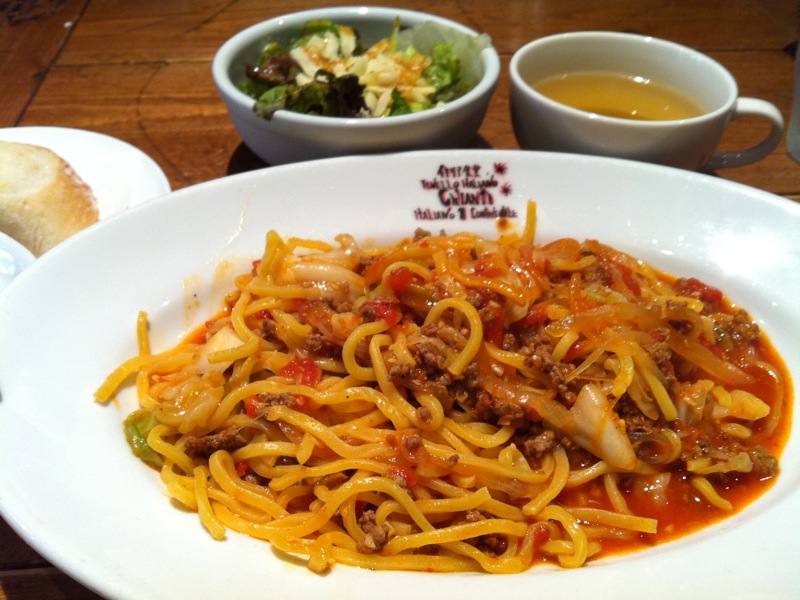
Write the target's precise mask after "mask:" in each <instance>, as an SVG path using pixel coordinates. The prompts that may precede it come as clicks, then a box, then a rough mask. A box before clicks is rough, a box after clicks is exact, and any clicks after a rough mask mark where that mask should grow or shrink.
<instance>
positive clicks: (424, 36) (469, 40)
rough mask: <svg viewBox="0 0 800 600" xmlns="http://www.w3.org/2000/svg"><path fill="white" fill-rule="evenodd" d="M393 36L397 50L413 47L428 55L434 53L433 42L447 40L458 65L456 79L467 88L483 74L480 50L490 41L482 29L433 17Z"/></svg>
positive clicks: (445, 42)
mask: <svg viewBox="0 0 800 600" xmlns="http://www.w3.org/2000/svg"><path fill="white" fill-rule="evenodd" d="M397 37H398V39H397V48H398V50H400V51H405V50H406V49H407V48H409V47H413V48H414V49H416V50H417V52H420V53H421V54H424V55H425V56H431V57H432V56H433V54H434V50H433V48H434V45H436V44H437V43H438V44H444V45H447V44H449V45H450V49H451V50H452V54H453V56H454V57H455V58H456V59H457V61H458V63H459V65H460V70H461V73H460V75H459V79H460V81H461V83H462V85H465V86H466V88H467V89H472V88H473V87H475V86H476V85H477V84H478V82H479V81H480V80H481V78H482V77H483V61H482V60H481V52H483V51H484V50H485V49H486V48H488V47H489V46H490V45H491V43H492V40H491V38H490V37H489V36H488V35H487V34H485V33H482V34H480V35H471V34H468V33H464V32H462V31H459V30H457V29H453V28H452V27H447V26H445V25H440V24H439V23H435V22H433V21H423V22H422V23H419V24H417V25H415V26H414V27H411V28H410V29H404V30H403V31H401V32H400V33H399V34H398V36H397Z"/></svg>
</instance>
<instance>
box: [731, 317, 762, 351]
mask: <svg viewBox="0 0 800 600" xmlns="http://www.w3.org/2000/svg"><path fill="white" fill-rule="evenodd" d="M728 333H729V334H730V336H731V338H732V339H733V341H734V343H741V342H755V341H757V340H758V338H759V337H761V330H760V329H759V327H758V325H757V324H756V323H754V322H753V320H752V319H751V318H750V315H749V314H747V312H745V311H743V310H739V311H737V312H736V314H734V315H733V317H732V318H731V324H730V326H729V329H728Z"/></svg>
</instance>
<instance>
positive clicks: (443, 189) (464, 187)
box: [414, 162, 518, 221]
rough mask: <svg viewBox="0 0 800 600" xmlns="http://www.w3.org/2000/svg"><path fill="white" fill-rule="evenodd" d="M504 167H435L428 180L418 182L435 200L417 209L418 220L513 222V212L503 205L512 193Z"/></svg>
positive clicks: (501, 164)
mask: <svg viewBox="0 0 800 600" xmlns="http://www.w3.org/2000/svg"><path fill="white" fill-rule="evenodd" d="M508 175H509V173H508V165H507V164H506V163H503V162H496V163H493V164H492V165H491V167H489V168H485V167H484V166H483V165H481V164H477V163H476V164H463V165H446V164H442V165H439V168H438V169H437V170H436V172H435V173H434V174H433V176H432V177H431V178H429V179H422V180H420V184H421V185H422V189H423V190H425V191H428V192H431V193H432V194H434V195H435V197H436V200H437V202H436V206H435V207H433V208H430V207H427V208H426V207H417V208H415V209H414V218H415V219H416V220H418V221H455V220H459V221H467V220H470V219H499V218H507V219H513V218H516V217H517V216H518V214H517V210H516V209H514V208H512V207H511V206H508V205H506V204H503V200H504V199H505V198H508V196H510V195H511V193H512V192H513V186H512V185H511V181H510V180H509V177H508Z"/></svg>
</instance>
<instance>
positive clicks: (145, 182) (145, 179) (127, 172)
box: [0, 127, 170, 219]
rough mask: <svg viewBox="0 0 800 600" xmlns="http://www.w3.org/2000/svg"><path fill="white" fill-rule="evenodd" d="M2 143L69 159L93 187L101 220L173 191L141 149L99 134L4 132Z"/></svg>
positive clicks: (56, 129) (45, 129) (52, 129)
mask: <svg viewBox="0 0 800 600" xmlns="http://www.w3.org/2000/svg"><path fill="white" fill-rule="evenodd" d="M0 140H4V141H7V142H21V143H26V144H36V145H38V146H43V147H45V148H49V149H50V150H52V151H53V152H55V153H56V154H58V155H59V156H61V158H63V159H64V160H66V161H67V162H68V163H69V164H70V165H72V168H73V169H75V172H76V173H78V175H79V176H80V178H81V179H83V181H84V182H86V184H87V185H89V187H91V188H92V191H93V192H94V195H95V198H96V199H97V208H98V210H99V211H100V218H101V219H105V218H108V217H110V216H111V215H113V214H116V213H118V212H120V211H122V210H125V209H126V208H129V207H131V206H134V205H135V204H140V203H141V202H144V201H146V200H150V199H151V198H155V197H157V196H161V195H163V194H166V193H168V192H169V191H170V185H169V180H168V179H167V176H166V175H165V174H164V172H163V171H162V170H161V169H160V168H159V166H158V165H157V164H156V163H155V161H154V160H153V159H152V158H150V157H149V156H147V155H146V154H145V153H144V152H142V151H141V150H139V149H138V148H136V147H134V146H132V145H130V144H128V143H127V142H123V141H122V140H118V139H117V138H113V137H111V136H108V135H104V134H102V133H97V132H95V131H87V130H84V129H69V128H66V127H11V128H7V129H0Z"/></svg>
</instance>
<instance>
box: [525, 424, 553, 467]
mask: <svg viewBox="0 0 800 600" xmlns="http://www.w3.org/2000/svg"><path fill="white" fill-rule="evenodd" d="M557 445H558V436H557V435H556V434H555V432H554V431H550V430H549V429H545V430H544V431H542V432H541V433H539V434H537V435H534V436H531V437H529V438H527V439H526V440H525V441H523V442H522V453H523V454H524V455H525V457H526V458H528V459H531V458H533V459H536V460H537V461H538V460H539V459H540V458H541V457H542V456H543V455H544V454H547V453H548V452H550V451H551V450H553V449H554V448H555V447H556V446H557Z"/></svg>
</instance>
